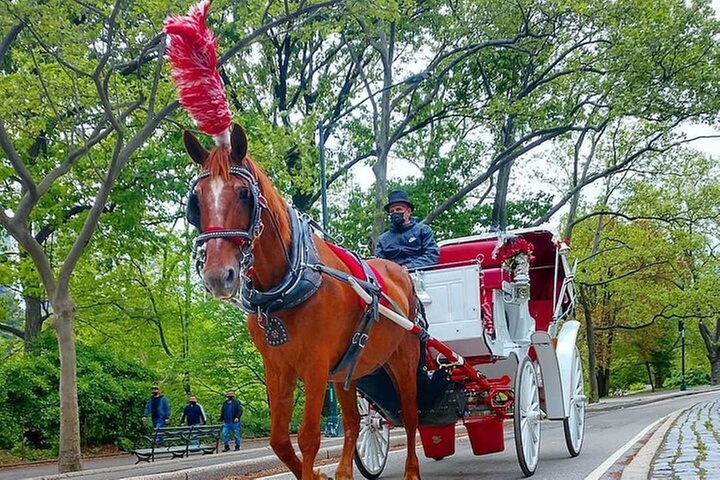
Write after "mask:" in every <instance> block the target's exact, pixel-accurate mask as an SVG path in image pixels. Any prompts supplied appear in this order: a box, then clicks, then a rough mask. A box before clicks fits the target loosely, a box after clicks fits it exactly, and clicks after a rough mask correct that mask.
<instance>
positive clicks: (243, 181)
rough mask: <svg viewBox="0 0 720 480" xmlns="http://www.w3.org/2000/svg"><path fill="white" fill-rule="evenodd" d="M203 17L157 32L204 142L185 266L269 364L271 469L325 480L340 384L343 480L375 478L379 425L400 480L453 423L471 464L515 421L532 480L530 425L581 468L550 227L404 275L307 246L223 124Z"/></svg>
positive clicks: (568, 335)
mask: <svg viewBox="0 0 720 480" xmlns="http://www.w3.org/2000/svg"><path fill="white" fill-rule="evenodd" d="M209 7H210V1H209V0H201V1H200V2H199V3H197V4H196V5H194V6H192V7H191V8H190V10H189V11H188V15H186V16H180V17H169V18H168V19H166V21H165V28H164V30H165V32H166V33H167V35H168V37H169V42H168V46H167V55H168V59H169V62H170V64H171V69H172V79H173V81H174V83H175V84H176V86H177V88H178V93H179V97H180V103H181V104H182V105H183V107H185V108H186V109H187V110H188V112H189V113H190V115H191V116H192V117H193V119H194V120H195V121H196V123H197V125H198V128H199V129H200V130H201V131H202V132H204V133H206V134H208V135H210V136H212V138H213V140H214V141H215V147H214V148H213V149H211V150H207V149H206V148H205V147H204V146H203V145H202V143H201V142H200V141H199V140H198V139H197V138H196V137H195V136H194V135H193V134H192V133H191V132H189V131H185V132H184V134H183V141H184V145H185V150H186V151H187V153H188V155H189V157H190V158H191V159H192V160H193V161H194V162H195V163H196V164H198V165H200V166H201V167H202V170H201V172H200V173H199V174H198V175H197V176H196V177H195V178H194V179H193V181H192V183H191V185H190V191H189V195H188V201H187V215H186V217H187V220H188V222H189V223H190V224H191V225H194V226H195V227H196V228H197V230H198V235H197V237H196V238H195V242H194V253H195V254H196V256H195V258H196V261H197V267H198V272H199V273H200V276H201V277H202V280H203V283H204V286H205V288H206V289H207V290H208V291H209V292H210V293H211V294H212V295H213V296H214V297H215V298H217V299H219V300H223V301H227V302H230V303H231V304H233V305H236V306H238V307H240V308H242V309H243V310H245V312H247V323H246V325H247V328H248V331H249V333H250V336H251V338H252V341H253V343H254V344H255V346H256V347H257V349H258V351H259V352H260V355H261V356H262V358H263V364H264V366H265V377H266V387H267V394H268V400H269V403H270V408H271V417H270V421H271V426H270V445H271V447H272V449H273V451H274V452H275V453H276V455H277V456H278V457H279V458H280V459H281V460H282V461H283V463H285V464H286V465H287V466H288V468H289V469H290V470H291V471H292V473H293V474H294V475H295V477H296V478H302V479H305V480H321V479H324V478H327V477H326V475H325V474H321V473H318V472H317V471H315V469H314V467H315V459H316V456H317V453H318V450H319V447H320V429H319V425H320V416H321V412H322V403H323V399H324V397H325V385H326V384H327V382H328V381H332V382H334V383H335V385H336V387H339V389H338V391H337V393H338V401H339V402H340V405H341V407H342V408H343V427H344V429H345V442H344V444H343V451H342V454H341V459H340V462H339V464H338V467H337V469H336V472H335V478H336V479H338V480H349V479H351V478H353V471H352V458H353V454H354V457H355V462H356V465H357V466H358V468H359V469H360V471H361V472H362V473H363V475H364V476H366V477H367V478H377V477H378V476H379V475H380V474H381V473H382V471H383V469H384V467H385V463H386V461H387V456H388V448H389V428H390V426H391V425H398V426H399V425H402V426H403V427H404V428H405V434H406V440H407V445H406V448H407V457H406V461H405V473H404V478H405V479H406V480H420V478H421V477H420V469H419V464H418V463H419V462H418V457H417V453H416V450H415V432H416V428H419V431H420V437H421V441H422V445H423V449H424V452H425V455H426V456H428V457H430V458H434V459H442V458H444V457H447V456H449V455H452V454H453V453H454V451H455V429H456V426H457V424H458V423H459V422H462V424H463V425H464V427H465V429H466V430H467V432H468V437H469V439H470V445H471V446H472V450H473V453H475V454H478V455H481V454H485V453H491V452H497V451H501V450H503V449H504V441H503V440H504V438H503V429H504V420H505V419H509V418H512V419H513V421H514V422H513V423H514V431H515V446H516V450H517V452H518V460H519V462H520V466H521V468H522V470H523V472H524V473H525V475H528V476H529V475H532V474H533V473H534V472H535V469H536V467H537V460H538V452H539V441H540V421H541V420H542V419H543V418H549V419H551V420H562V421H563V423H564V430H565V438H566V443H567V446H568V449H569V451H570V454H571V455H572V456H576V455H578V454H579V452H580V449H581V447H582V441H583V432H584V430H583V427H584V413H585V410H584V408H585V397H584V396H583V379H582V368H581V362H580V357H579V354H578V351H577V348H576V347H575V340H576V336H577V332H578V328H579V323H578V322H577V321H575V320H572V319H570V315H571V313H572V308H573V303H574V296H573V295H574V294H573V289H572V281H573V275H572V271H571V270H570V268H569V265H568V260H567V252H568V248H567V246H566V245H565V244H564V243H562V242H560V243H555V242H553V239H552V235H551V234H550V233H549V232H547V231H544V230H524V231H516V232H513V233H512V234H496V235H485V236H477V237H469V238H461V239H456V240H450V241H447V242H444V243H442V244H441V245H440V263H439V265H437V266H435V267H433V268H429V269H424V270H420V271H416V272H414V274H413V277H412V278H411V277H410V276H408V274H407V271H406V270H405V269H404V268H403V267H401V266H400V265H397V264H395V263H393V262H390V261H387V260H382V259H373V260H370V261H368V262H363V261H360V260H359V259H358V258H356V257H355V256H354V255H352V254H350V253H349V252H347V251H344V250H343V249H342V248H340V247H338V246H336V245H333V244H331V243H330V242H328V241H327V240H326V238H325V237H324V236H323V237H321V236H320V235H319V234H318V233H317V232H313V229H312V227H311V222H310V220H309V219H308V218H306V217H303V216H301V215H298V214H297V212H295V211H294V210H293V209H292V208H290V206H289V205H288V204H287V202H286V201H285V200H284V199H283V198H282V196H281V195H280V193H279V191H278V190H277V188H275V186H274V184H273V182H272V180H271V179H270V177H269V176H268V175H267V174H266V173H265V172H264V171H263V170H262V168H260V166H259V165H258V164H257V163H256V162H255V161H253V159H252V158H251V156H250V155H249V153H248V138H247V135H246V133H245V131H244V129H243V128H242V127H241V126H240V125H237V124H234V125H233V124H232V114H231V112H230V108H229V105H228V103H227V98H226V96H225V94H224V86H223V83H222V80H221V77H220V75H219V73H218V72H217V69H216V66H217V55H216V46H217V42H216V39H215V37H214V35H213V33H212V32H211V31H210V30H209V29H208V27H207V25H206V22H205V20H206V17H207V14H208V11H209ZM358 299H359V300H360V301H358ZM423 312H424V313H423ZM371 327H372V330H371ZM308 352H312V354H311V355H308ZM298 379H300V380H302V381H303V383H304V386H305V406H304V409H303V418H302V423H301V426H300V429H299V432H298V444H299V447H300V450H301V452H302V459H300V458H299V457H298V455H297V453H296V451H295V448H294V446H293V445H292V442H291V441H290V430H289V425H290V419H291V416H292V408H293V405H294V402H293V395H294V389H295V386H296V382H297V380H298ZM396 386H397V387H398V388H396ZM356 392H359V394H360V397H359V399H360V400H359V403H360V405H358V407H359V408H356ZM360 413H362V415H360ZM359 427H360V428H361V430H360V431H359ZM358 432H359V436H357V435H358Z"/></svg>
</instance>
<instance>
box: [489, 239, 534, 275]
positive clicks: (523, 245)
mask: <svg viewBox="0 0 720 480" xmlns="http://www.w3.org/2000/svg"><path fill="white" fill-rule="evenodd" d="M500 241H502V242H503V243H502V245H498V247H497V248H496V249H495V251H494V252H493V258H496V259H498V260H500V261H501V262H503V263H505V264H506V265H507V266H508V267H510V268H512V267H513V264H514V263H515V262H514V261H513V259H514V258H515V257H516V256H517V255H520V254H523V255H527V257H528V260H533V258H534V257H533V256H532V252H533V249H534V248H535V247H534V246H533V244H532V243H530V242H528V241H527V240H525V239H524V238H519V237H511V238H507V239H505V240H504V241H503V240H502V239H501V240H500Z"/></svg>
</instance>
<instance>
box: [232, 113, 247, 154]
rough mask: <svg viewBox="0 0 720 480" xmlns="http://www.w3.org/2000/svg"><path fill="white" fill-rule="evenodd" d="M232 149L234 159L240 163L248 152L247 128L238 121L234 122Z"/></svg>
mask: <svg viewBox="0 0 720 480" xmlns="http://www.w3.org/2000/svg"><path fill="white" fill-rule="evenodd" d="M230 147H231V148H230V151H231V154H232V159H233V161H234V162H235V163H237V164H240V163H242V161H243V160H245V157H246V156H247V152H248V141H247V135H245V130H243V128H242V127H241V126H240V125H238V124H237V123H234V124H233V127H232V133H231V134H230Z"/></svg>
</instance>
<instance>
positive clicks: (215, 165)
mask: <svg viewBox="0 0 720 480" xmlns="http://www.w3.org/2000/svg"><path fill="white" fill-rule="evenodd" d="M203 165H204V167H205V168H206V169H207V171H208V172H210V176H211V177H221V178H223V179H224V180H228V179H229V178H230V165H231V160H230V149H229V148H228V147H225V146H220V147H215V148H213V149H212V150H211V151H210V154H209V155H208V158H207V159H206V160H205V162H204V164H203ZM241 166H243V167H245V168H247V169H248V170H250V173H252V174H253V176H254V177H255V179H256V180H257V182H258V186H259V187H260V192H261V193H262V195H263V196H264V197H265V200H266V201H267V205H268V209H269V210H270V212H271V213H272V214H273V216H274V217H275V219H276V220H277V223H278V229H279V231H280V236H281V237H282V238H283V240H285V241H287V242H289V241H290V238H291V232H290V218H289V217H288V214H287V203H286V202H285V200H283V198H282V196H281V195H280V192H278V190H277V188H275V185H273V183H272V181H270V178H268V176H267V174H266V173H265V172H264V171H263V169H262V168H260V166H259V165H258V164H257V163H256V162H255V161H254V160H252V159H251V158H250V156H249V155H246V156H245V158H244V159H243V161H242V165H241ZM268 226H269V225H266V227H268ZM270 227H271V228H275V227H274V225H273V226H270Z"/></svg>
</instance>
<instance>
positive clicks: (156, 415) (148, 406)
mask: <svg viewBox="0 0 720 480" xmlns="http://www.w3.org/2000/svg"><path fill="white" fill-rule="evenodd" d="M150 392H151V393H152V397H150V399H149V400H148V401H147V402H146V403H145V412H144V413H143V417H142V419H143V422H144V421H145V420H147V417H148V416H150V418H151V419H152V426H153V428H154V429H155V430H157V429H158V428H162V427H164V426H165V425H168V424H169V423H170V402H169V401H168V399H167V397H166V396H165V395H162V394H161V393H160V387H158V386H157V385H153V386H152V387H151V388H150ZM162 443H163V441H162V436H161V435H159V434H158V436H157V444H158V445H162Z"/></svg>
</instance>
